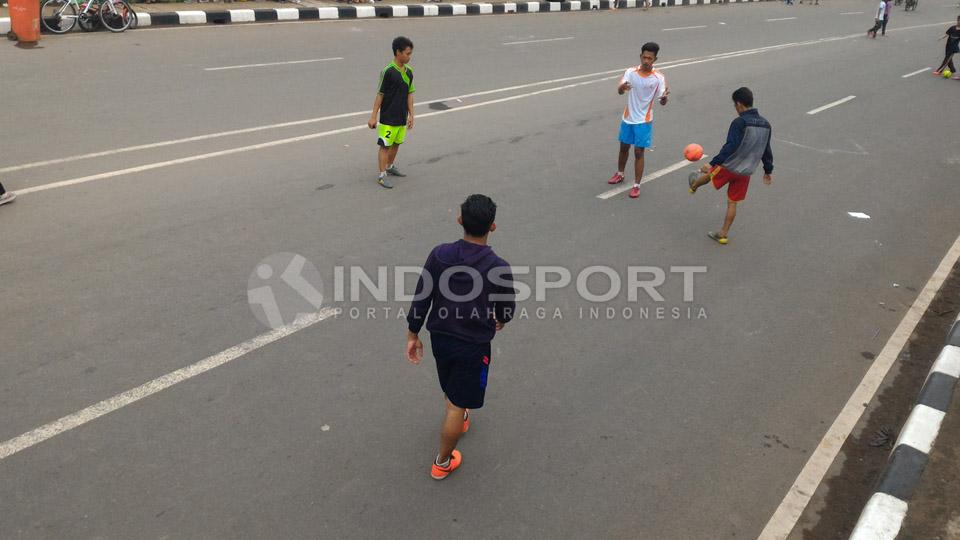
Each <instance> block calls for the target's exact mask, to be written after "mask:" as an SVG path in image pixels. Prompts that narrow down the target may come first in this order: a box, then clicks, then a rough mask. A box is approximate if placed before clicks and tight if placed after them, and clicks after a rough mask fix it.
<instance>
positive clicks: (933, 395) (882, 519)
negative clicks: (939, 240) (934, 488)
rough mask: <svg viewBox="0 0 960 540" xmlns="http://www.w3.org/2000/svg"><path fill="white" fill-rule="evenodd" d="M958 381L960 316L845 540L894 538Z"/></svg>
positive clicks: (959, 377) (959, 371)
mask: <svg viewBox="0 0 960 540" xmlns="http://www.w3.org/2000/svg"><path fill="white" fill-rule="evenodd" d="M957 379H960V317H958V318H957V320H956V321H955V322H954V323H953V328H951V330H950V335H949V336H948V337H947V343H946V345H944V347H943V349H942V350H941V351H940V355H939V356H937V360H936V362H934V364H933V367H931V368H930V373H929V374H928V375H927V380H926V381H925V382H924V383H923V388H922V389H921V390H920V396H919V397H917V402H916V404H915V405H914V406H913V410H912V411H910V416H909V417H908V418H907V422H906V423H905V424H904V425H903V429H902V430H901V432H900V436H899V437H898V438H897V444H896V445H895V446H894V448H893V452H891V453H890V458H889V459H888V460H887V465H886V468H885V469H884V471H883V473H881V475H880V481H879V482H878V483H877V488H876V490H875V491H874V494H873V495H872V496H871V497H870V499H869V500H868V501H867V504H866V506H864V508H863V512H862V513H861V514H860V519H859V520H857V526H856V527H854V529H853V534H851V535H850V540H887V539H889V540H894V539H895V538H896V537H897V534H898V533H899V532H900V527H901V525H902V524H903V519H904V517H906V515H907V507H908V505H909V501H910V499H911V497H913V492H914V491H915V490H916V488H917V485H918V484H919V483H920V476H921V475H922V474H923V469H924V467H925V466H926V465H927V460H928V459H929V455H930V449H931V448H932V447H933V443H934V441H936V439H937V434H938V433H939V432H940V424H941V423H942V422H943V417H944V415H945V414H946V411H947V408H948V407H949V406H950V400H951V399H952V398H953V390H954V387H956V385H957Z"/></svg>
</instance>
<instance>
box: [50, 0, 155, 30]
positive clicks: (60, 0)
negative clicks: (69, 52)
mask: <svg viewBox="0 0 960 540" xmlns="http://www.w3.org/2000/svg"><path fill="white" fill-rule="evenodd" d="M136 18H137V14H136V13H135V12H134V11H133V8H132V7H131V6H130V4H128V3H127V1H126V0H103V1H102V2H101V3H100V4H97V3H96V1H95V0H87V1H86V2H85V3H84V4H83V5H81V4H80V2H79V1H78V0H46V2H44V3H43V5H42V6H41V7H40V22H41V23H43V27H44V28H46V29H47V30H48V31H50V32H53V33H54V34H66V33H67V32H69V31H70V30H73V27H74V26H76V25H77V23H78V22H79V23H80V29H81V30H83V31H87V32H89V31H90V30H93V29H94V28H96V25H97V21H98V20H99V22H100V24H103V26H104V27H106V29H107V30H110V31H111V32H123V31H124V30H126V29H127V28H130V26H131V25H134V24H136Z"/></svg>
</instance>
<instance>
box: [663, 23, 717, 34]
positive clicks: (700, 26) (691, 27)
mask: <svg viewBox="0 0 960 540" xmlns="http://www.w3.org/2000/svg"><path fill="white" fill-rule="evenodd" d="M720 24H723V23H720ZM706 27H707V25H705V24H701V25H699V26H678V27H677V28H664V29H663V30H661V32H673V31H674V30H696V29H697V28H706Z"/></svg>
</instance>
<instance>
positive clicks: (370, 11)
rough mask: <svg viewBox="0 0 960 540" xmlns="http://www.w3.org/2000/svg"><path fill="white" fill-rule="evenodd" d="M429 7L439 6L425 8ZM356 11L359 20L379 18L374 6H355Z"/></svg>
mask: <svg viewBox="0 0 960 540" xmlns="http://www.w3.org/2000/svg"><path fill="white" fill-rule="evenodd" d="M427 7H433V8H436V7H437V6H424V8H427ZM354 9H356V10H357V18H358V19H369V18H370V17H376V16H377V10H376V8H374V7H373V6H354ZM424 12H426V9H424Z"/></svg>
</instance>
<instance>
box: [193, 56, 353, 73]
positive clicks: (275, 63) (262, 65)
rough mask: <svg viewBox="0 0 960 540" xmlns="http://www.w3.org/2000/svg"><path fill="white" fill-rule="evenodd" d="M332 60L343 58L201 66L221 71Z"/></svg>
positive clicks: (206, 69)
mask: <svg viewBox="0 0 960 540" xmlns="http://www.w3.org/2000/svg"><path fill="white" fill-rule="evenodd" d="M333 60H343V58H342V57H339V56H338V57H335V58H314V59H312V60H291V61H289V62H269V63H266V64H246V65H242V66H224V67H214V68H203V70H204V71H223V70H226V69H244V68H255V67H265V66H285V65H289V64H312V63H314V62H330V61H333Z"/></svg>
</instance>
